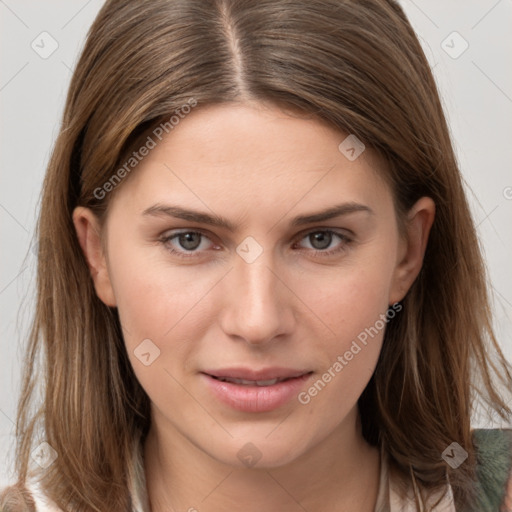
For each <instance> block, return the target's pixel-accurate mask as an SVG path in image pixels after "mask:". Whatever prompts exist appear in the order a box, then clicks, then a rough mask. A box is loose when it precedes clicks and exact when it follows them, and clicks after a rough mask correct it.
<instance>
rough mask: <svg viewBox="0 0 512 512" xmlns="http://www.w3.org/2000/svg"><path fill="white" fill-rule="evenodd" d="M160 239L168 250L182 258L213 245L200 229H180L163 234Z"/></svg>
mask: <svg viewBox="0 0 512 512" xmlns="http://www.w3.org/2000/svg"><path fill="white" fill-rule="evenodd" d="M160 241H161V242H162V243H163V244H164V245H165V246H166V247H167V249H168V250H169V252H171V253H173V254H176V255H177V256H181V257H184V258H187V257H190V256H194V255H195V254H196V253H198V252H200V251H204V250H208V248H212V247H215V245H214V244H213V242H212V241H211V240H210V239H209V238H208V237H207V236H206V235H205V234H204V233H201V232H200V231H181V232H178V233H172V234H169V235H165V236H163V237H162V238H161V239H160Z"/></svg>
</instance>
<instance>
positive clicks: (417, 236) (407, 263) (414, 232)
mask: <svg viewBox="0 0 512 512" xmlns="http://www.w3.org/2000/svg"><path fill="white" fill-rule="evenodd" d="M435 209H436V208H435V203H434V201H433V200H432V199H431V198H430V197H422V198H421V199H419V200H418V201H417V202H416V203H415V204H414V206H413V207H412V208H411V209H410V210H409V212H408V214H407V219H406V225H405V233H404V236H403V239H402V240H401V241H400V248H399V252H398V259H397V265H396V268H395V273H394V276H393V283H392V287H391V294H390V299H389V303H390V304H394V303H395V302H399V301H401V300H402V299H403V298H404V297H405V295H406V294H407V292H408V291H409V289H410V288H411V286H412V284H413V283H414V280H415V279H416V277H417V276H418V274H419V273H420V270H421V267H422V266H423V258H424V256H425V250H426V248H427V242H428V237H429V234H430V229H431V228H432V224H433V223H434V218H435Z"/></svg>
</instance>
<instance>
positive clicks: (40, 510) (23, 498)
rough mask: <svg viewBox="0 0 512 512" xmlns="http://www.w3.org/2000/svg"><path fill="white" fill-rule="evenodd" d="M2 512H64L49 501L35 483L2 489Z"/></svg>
mask: <svg viewBox="0 0 512 512" xmlns="http://www.w3.org/2000/svg"><path fill="white" fill-rule="evenodd" d="M0 512H62V511H61V509H59V508H58V507H57V506H56V505H55V503H53V502H52V501H51V500H49V499H48V498H47V497H45V495H44V494H43V492H42V491H41V489H40V487H39V484H38V483H37V482H36V481H35V480H32V481H27V482H26V483H25V485H24V486H23V485H21V484H20V483H17V484H15V485H12V486H9V487H6V488H5V489H2V491H1V493H0Z"/></svg>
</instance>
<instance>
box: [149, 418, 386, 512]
mask: <svg viewBox="0 0 512 512" xmlns="http://www.w3.org/2000/svg"><path fill="white" fill-rule="evenodd" d="M351 416H352V419H353V421H351V422H348V418H347V422H348V423H347V424H346V425H343V426H341V427H340V428H339V429H338V430H336V431H334V432H332V433H331V435H330V436H328V437H327V438H325V439H323V440H322V441H320V442H319V443H318V444H316V445H314V446H313V447H311V448H310V449H309V450H308V451H306V452H304V453H303V454H302V455H300V456H299V457H298V458H297V459H295V460H294V461H292V462H290V463H288V464H286V465H283V466H279V467H272V468H264V467H262V468H257V467H253V468H245V467H244V468H241V467H239V466H235V465H233V466H230V465H227V464H225V463H223V462H220V461H218V460H216V459H214V458H212V457H210V456H209V455H208V454H207V453H205V452H204V451H203V450H200V449H199V448H198V447H197V446H196V445H194V444H192V443H191V442H190V441H189V440H188V439H187V438H185V437H184V436H182V435H181V434H179V433H177V432H176V431H175V430H173V429H172V428H170V427H168V426H166V425H165V424H164V425H163V426H159V427H155V426H153V425H155V423H156V422H154V423H153V425H152V427H151V429H150V431H149V434H148V437H147V439H146V442H145V445H144V463H145V471H146V484H147V492H148V496H149V501H150V503H151V512H164V511H165V512H168V511H176V512H178V511H187V512H194V511H197V512H227V511H228V510H229V511H231V510H237V509H239V508H240V506H241V505H243V509H244V511H246V512H261V510H280V511H282V512H298V511H303V510H308V511H315V512H327V511H332V510H336V511H339V512H345V511H346V512H349V511H353V510H358V511H359V512H373V511H374V508H375V503H376V500H377V493H378V486H379V466H380V463H379V461H380V454H379V451H378V449H377V448H375V447H372V446H370V445H369V444H368V443H366V441H365V440H364V439H363V437H362V434H361V431H360V426H359V423H358V421H357V420H358V416H357V411H354V413H353V414H352V415H351Z"/></svg>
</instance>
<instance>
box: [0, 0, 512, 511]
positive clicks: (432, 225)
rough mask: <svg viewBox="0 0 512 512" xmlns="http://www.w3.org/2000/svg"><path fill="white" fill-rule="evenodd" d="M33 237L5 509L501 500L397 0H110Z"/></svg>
mask: <svg viewBox="0 0 512 512" xmlns="http://www.w3.org/2000/svg"><path fill="white" fill-rule="evenodd" d="M39 241H40V243H39V268H38V301H37V312H36V318H35V321H34V326H33V330H32V333H31V340H30V346H29V352H28V359H27V366H26V377H25V383H24V391H23V395H22V397H21V401H20V408H19V414H18V439H19V445H18V459H17V462H18V467H17V471H18V477H19V481H18V484H17V485H15V486H12V487H10V488H8V489H6V490H5V492H4V496H3V509H2V510H6V511H18V510H26V508H25V507H29V509H31V510H34V509H35V510H66V511H126V510H135V511H140V512H142V511H144V512H146V511H150V510H151V511H152V512H159V511H163V510H188V511H194V510H199V511H211V512H217V511H220V510H228V509H229V510H233V509H235V510H237V509H243V510H246V511H256V510H258V511H259V510H265V509H267V510H280V511H295V510H308V511H316V512H323V511H327V510H340V511H341V510H350V511H354V510H357V511H361V512H366V511H374V510H375V511H396V510H446V511H453V510H457V511H466V510H478V511H481V510H493V511H495V510H498V509H500V507H501V510H507V507H508V508H510V506H511V503H510V500H511V497H512V485H511V484H510V483H508V484H507V482H510V480H509V475H510V467H511V465H512V464H511V459H512V439H511V436H510V432H509V431H472V429H471V424H470V419H471V413H472V410H473V409H474V405H475V403H476V400H477V398H478V397H481V398H483V399H484V400H485V402H486V403H487V404H488V406H489V408H490V410H491V411H492V410H494V411H496V412H498V413H499V414H500V415H501V417H502V418H503V419H507V418H510V414H511V410H510V408H509V407H507V405H506V404H507V401H506V400H507V398H508V397H507V396H504V395H505V393H502V391H503V389H505V390H510V388H511V383H512V375H511V371H510V367H509V366H508V364H507V363H506V361H505V359H504V358H503V355H502V353H501V352H500V349H499V345H498V343H497V342H496V340H495V338H494V335H493V332H492V327H491V315H490V310H489V305H488V298H487V289H486V278H485V274H484V267H483V263H482V257H481V254H480V252H479V248H478V242H477V238H476V233H475V227H474V225H473V223H472V220H471V216H470V212H469V209H468V205H467V202H466V198H465V195H464V191H463V187H462V183H461V177H460V173H459V171H458V168H457V163H456V160H455V157H454V152H453V149H452V145H451V141H450V138H449V133H448V128H447V125H446V122H445V118H444V115H443V112H442V109H441V105H440V101H439V97H438V93H437V90H436V86H435V83H434V80H433V77H432V74H431V71H430V68H429V66H428V63H427V61H426V59H425V56H424V54H423V52H422V50H421V47H420V45H419V43H418V40H417V38H416V36H415V34H414V32H413V30H412V29H411V27H410V25H409V23H408V21H407V19H406V17H405V15H404V14H403V12H402V10H401V9H400V7H399V6H398V5H397V4H396V3H395V2H394V1H391V0H388V1H384V0H371V1H370V0H368V1H364V2H355V1H340V0H313V1H311V0H308V1H301V0H272V1H270V0H269V1H267V0H263V1H261V0H259V1H257V2H256V1H243V0H242V1H241V0H237V1H234V0H189V1H187V2H184V1H177V0H174V1H171V0H151V1H149V0H147V1H142V2H141V1H139V2H135V1H129V0H112V1H108V2H107V3H106V4H105V6H104V7H103V9H102V10H101V12H100V13H99V15H98V17H97V19H96V21H95V22H94V24H93V26H92V28H91V31H90V33H89V36H88V39H87V42H86V45H85V48H84V50H83V54H82V56H81V59H80V61H79V63H78V65H77V69H76V71H75V74H74V76H73V80H72V83H71V87H70V91H69V95H68V100H67V105H66V109H65V113H64V119H63V125H62V128H61V131H60V134H59V138H58V140H57V142H56V146H55V149H54V152H53V155H52V159H51V162H50V164H49V168H48V172H47V176H46V180H45V184H44V191H43V202H42V210H41V216H40V222H39ZM490 353H493V354H494V356H493V357H492V358H491V357H490V356H489V354H490ZM40 355H41V356H43V357H44V365H43V366H42V372H43V374H44V382H45V387H44V399H43V401H42V403H41V404H37V402H36V389H37V387H36V386H37V385H39V384H38V382H39V381H38V380H37V378H36V375H37V372H36V369H37V367H38V358H39V356H40ZM477 384H480V387H481V389H480V394H479V395H477V394H476V393H475V390H476V389H477ZM500 390H501V391H500ZM34 406H38V408H37V411H36V412H35V413H33V407H34ZM507 485H508V488H507ZM507 489H508V490H507Z"/></svg>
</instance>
